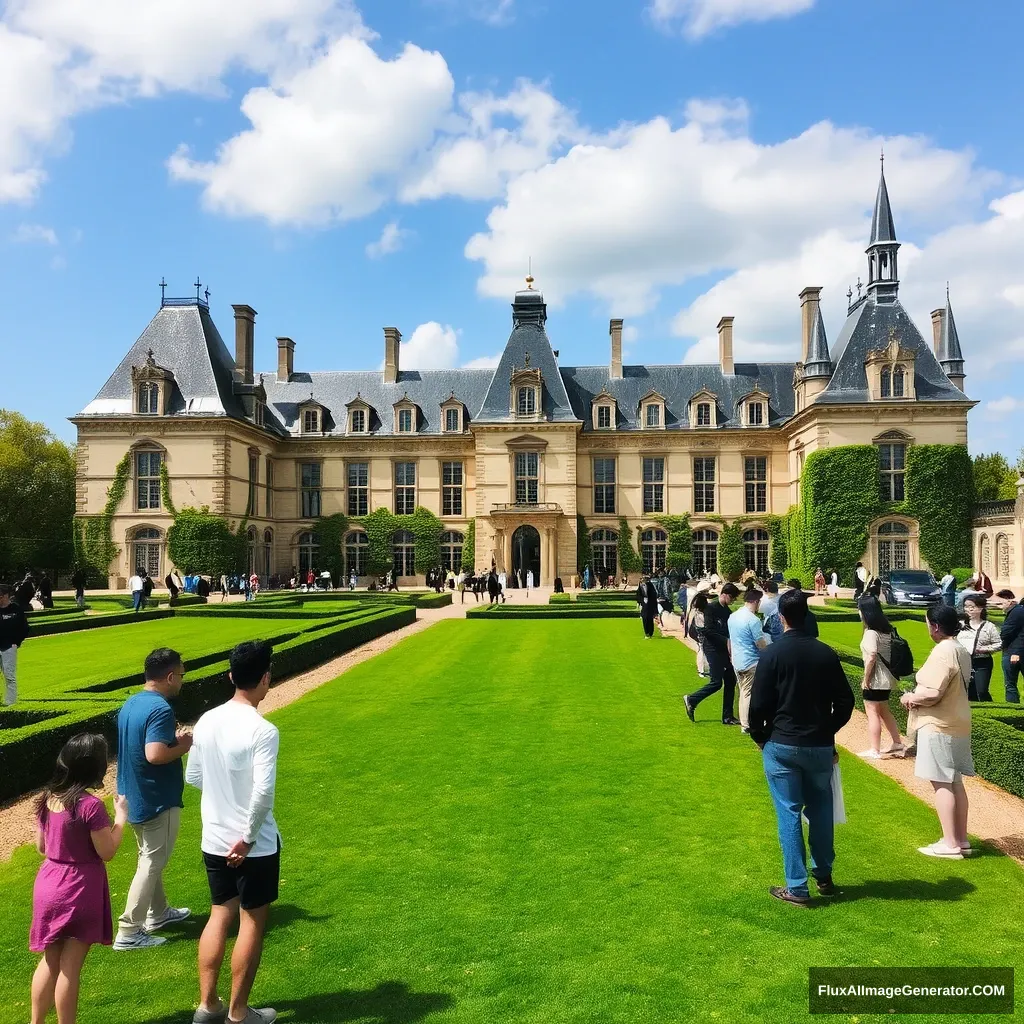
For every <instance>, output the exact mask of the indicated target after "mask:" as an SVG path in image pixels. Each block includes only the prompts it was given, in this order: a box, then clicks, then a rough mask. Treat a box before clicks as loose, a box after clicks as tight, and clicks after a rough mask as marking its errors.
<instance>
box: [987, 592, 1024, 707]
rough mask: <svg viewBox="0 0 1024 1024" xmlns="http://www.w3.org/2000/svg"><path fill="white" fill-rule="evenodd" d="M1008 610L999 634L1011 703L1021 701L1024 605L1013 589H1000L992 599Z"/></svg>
mask: <svg viewBox="0 0 1024 1024" xmlns="http://www.w3.org/2000/svg"><path fill="white" fill-rule="evenodd" d="M992 603H993V604H995V605H998V606H999V607H1000V608H1002V609H1003V610H1004V611H1005V612H1006V618H1005V620H1004V621H1003V628H1002V629H1001V630H1000V631H999V636H1000V638H1001V639H1002V641H1003V679H1004V680H1005V682H1006V700H1007V703H1009V704H1019V703H1020V693H1019V692H1018V690H1017V681H1018V679H1020V676H1021V672H1022V671H1024V665H1022V662H1024V605H1021V604H1018V603H1017V598H1016V596H1015V595H1014V593H1013V591H1012V590H1000V591H999V593H998V594H996V595H995V597H994V598H993V599H992Z"/></svg>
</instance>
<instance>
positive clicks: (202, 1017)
mask: <svg viewBox="0 0 1024 1024" xmlns="http://www.w3.org/2000/svg"><path fill="white" fill-rule="evenodd" d="M227 1015H228V1004H227V1003H221V1004H220V1009H219V1010H204V1009H203V1008H202V1007H201V1006H200V1007H199V1009H198V1010H196V1012H195V1013H194V1014H193V1015H192V1024H223V1022H224V1018H225V1017H226V1016H227Z"/></svg>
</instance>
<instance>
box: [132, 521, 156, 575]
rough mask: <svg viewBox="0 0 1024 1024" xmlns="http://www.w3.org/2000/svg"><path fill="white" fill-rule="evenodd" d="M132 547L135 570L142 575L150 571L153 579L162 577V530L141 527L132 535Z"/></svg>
mask: <svg viewBox="0 0 1024 1024" xmlns="http://www.w3.org/2000/svg"><path fill="white" fill-rule="evenodd" d="M132 548H133V549H134V552H133V556H132V565H133V566H134V571H135V572H137V573H138V574H139V575H140V576H141V575H144V574H145V573H149V575H150V576H152V577H153V579H155V580H157V579H160V577H161V575H162V573H161V572H160V556H161V553H162V551H163V544H162V543H161V540H160V531H159V530H154V529H153V528H152V527H148V526H144V527H140V528H139V529H138V530H136V531H135V533H134V535H133V537H132Z"/></svg>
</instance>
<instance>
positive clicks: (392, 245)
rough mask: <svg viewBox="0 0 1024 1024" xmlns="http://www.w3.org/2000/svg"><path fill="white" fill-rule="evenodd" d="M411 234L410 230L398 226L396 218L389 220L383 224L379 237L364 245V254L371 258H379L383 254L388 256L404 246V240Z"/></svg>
mask: <svg viewBox="0 0 1024 1024" xmlns="http://www.w3.org/2000/svg"><path fill="white" fill-rule="evenodd" d="M411 235H412V232H411V231H407V230H406V229H405V228H402V227H399V226H398V221H397V220H392V221H389V222H388V223H387V224H385V225H384V230H383V231H381V233H380V238H378V239H377V240H376V241H375V242H370V243H369V245H367V247H366V255H367V256H369V257H370V259H371V260H379V259H381V258H382V257H384V256H390V255H391V254H392V253H393V252H398V251H399V250H400V249H402V248H403V247H404V246H405V243H406V240H407V239H408V238H409V237H410V236H411Z"/></svg>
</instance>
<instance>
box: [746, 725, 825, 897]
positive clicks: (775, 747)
mask: <svg viewBox="0 0 1024 1024" xmlns="http://www.w3.org/2000/svg"><path fill="white" fill-rule="evenodd" d="M832 755H833V748H832V747H791V746H786V745H784V744H781V743H772V742H771V741H770V740H769V741H768V742H767V743H766V744H765V745H764V752H763V756H764V774H765V777H766V778H767V779H768V791H769V792H770V793H771V795H772V800H773V802H774V803H775V816H776V818H778V822H779V845H780V846H781V847H782V864H783V868H784V870H785V873H786V888H787V889H789V891H790V892H792V893H794V894H795V895H797V896H808V895H810V893H809V891H808V889H807V854H806V851H805V849H804V833H803V825H802V824H801V822H800V813H801V812H804V813H805V814H806V815H807V821H808V828H807V841H808V843H809V845H810V847H811V871H812V873H813V874H814V877H815V878H818V879H825V878H831V877H832V864H833V862H834V861H835V859H836V852H835V848H834V846H833V845H832V839H833V837H832V828H833V822H832Z"/></svg>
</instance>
